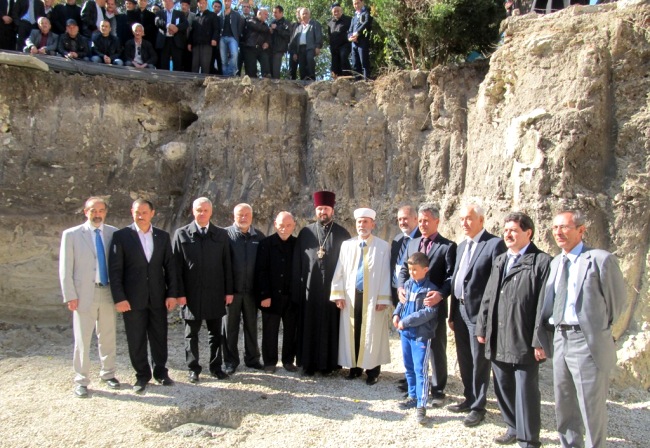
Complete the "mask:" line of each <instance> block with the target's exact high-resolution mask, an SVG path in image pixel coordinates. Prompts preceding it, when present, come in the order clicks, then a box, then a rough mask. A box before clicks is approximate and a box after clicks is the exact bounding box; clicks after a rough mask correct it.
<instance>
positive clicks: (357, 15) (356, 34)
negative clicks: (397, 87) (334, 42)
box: [348, 0, 372, 80]
mask: <svg viewBox="0 0 650 448" xmlns="http://www.w3.org/2000/svg"><path fill="white" fill-rule="evenodd" d="M352 6H353V7H354V16H353V17H352V23H351V24H350V31H349V33H348V40H349V41H350V42H352V66H353V68H354V71H355V72H356V79H358V80H359V79H370V30H371V28H372V16H371V15H370V10H369V9H368V8H366V6H365V5H364V3H363V0H352Z"/></svg>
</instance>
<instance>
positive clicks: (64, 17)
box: [0, 0, 81, 36]
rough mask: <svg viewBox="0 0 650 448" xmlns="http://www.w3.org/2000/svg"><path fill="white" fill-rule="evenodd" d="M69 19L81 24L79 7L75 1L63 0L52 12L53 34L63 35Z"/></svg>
mask: <svg viewBox="0 0 650 448" xmlns="http://www.w3.org/2000/svg"><path fill="white" fill-rule="evenodd" d="M0 1H2V0H0ZM69 19H72V20H74V21H75V22H77V23H81V7H80V6H79V5H77V3H76V1H75V0H65V3H59V4H58V5H56V6H55V7H54V9H53V10H52V18H51V19H50V21H51V22H52V31H53V32H54V34H57V35H59V36H60V35H62V34H63V33H65V26H66V23H67V22H68V20H69Z"/></svg>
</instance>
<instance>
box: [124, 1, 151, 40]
mask: <svg viewBox="0 0 650 448" xmlns="http://www.w3.org/2000/svg"><path fill="white" fill-rule="evenodd" d="M126 17H127V22H128V24H129V32H131V28H130V27H131V26H132V25H133V24H134V23H139V24H140V25H142V26H143V27H144V38H145V39H146V40H148V41H149V42H150V43H151V45H152V46H154V47H155V46H156V42H157V40H158V28H157V27H156V14H154V13H153V12H151V11H149V10H148V9H145V10H142V9H140V8H136V9H135V10H133V11H127V12H126ZM131 37H133V34H131ZM131 37H129V39H130V38H131Z"/></svg>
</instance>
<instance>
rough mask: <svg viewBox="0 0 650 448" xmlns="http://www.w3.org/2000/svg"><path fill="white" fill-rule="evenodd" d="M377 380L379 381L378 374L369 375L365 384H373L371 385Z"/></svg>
mask: <svg viewBox="0 0 650 448" xmlns="http://www.w3.org/2000/svg"><path fill="white" fill-rule="evenodd" d="M378 381H379V377H378V376H369V377H368V378H366V384H367V385H368V386H373V385H375V384H377V382H378Z"/></svg>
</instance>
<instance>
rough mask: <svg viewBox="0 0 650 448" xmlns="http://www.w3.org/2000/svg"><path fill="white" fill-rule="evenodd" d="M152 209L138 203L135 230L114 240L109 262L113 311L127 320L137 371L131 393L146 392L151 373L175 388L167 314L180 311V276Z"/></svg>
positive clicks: (126, 230)
mask: <svg viewBox="0 0 650 448" xmlns="http://www.w3.org/2000/svg"><path fill="white" fill-rule="evenodd" d="M155 213H156V212H155V210H154V207H153V204H152V203H151V202H149V201H148V200H146V199H136V200H135V201H134V202H133V205H132V206H131V214H132V215H133V224H131V225H130V226H128V227H124V228H123V229H120V230H118V231H117V232H115V233H114V234H113V242H112V244H111V250H110V255H109V257H108V260H109V274H110V279H111V292H112V293H113V301H114V302H115V309H116V310H117V311H118V312H119V313H122V316H123V317H124V330H125V331H126V342H127V344H128V346H129V358H131V365H132V366H133V369H134V370H135V377H136V382H135V385H134V386H133V391H134V392H135V393H136V394H142V393H144V392H145V389H146V387H147V384H148V383H149V381H150V380H151V377H152V372H151V370H152V369H151V366H150V365H149V355H148V353H147V342H149V347H150V349H151V360H152V362H153V378H154V379H155V380H156V381H157V382H158V383H159V384H161V385H163V386H172V385H173V384H174V382H173V381H172V380H171V378H169V374H168V373H167V312H168V311H171V310H173V309H174V308H175V307H176V297H177V295H178V294H177V291H178V289H177V281H178V278H177V273H176V261H175V260H174V256H173V255H172V246H171V241H170V239H169V234H168V233H167V232H165V231H163V230H161V229H158V228H156V227H154V226H152V225H151V219H152V218H153V217H154V215H155Z"/></svg>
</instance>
